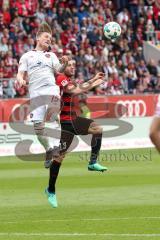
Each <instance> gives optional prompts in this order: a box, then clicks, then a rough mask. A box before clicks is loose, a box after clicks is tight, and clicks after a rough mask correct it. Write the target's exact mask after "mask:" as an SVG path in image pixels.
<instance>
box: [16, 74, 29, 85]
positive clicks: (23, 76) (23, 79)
mask: <svg viewBox="0 0 160 240" xmlns="http://www.w3.org/2000/svg"><path fill="white" fill-rule="evenodd" d="M26 76H27V72H25V71H18V73H17V83H18V85H19V87H22V86H24V85H26Z"/></svg>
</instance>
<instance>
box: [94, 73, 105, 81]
mask: <svg viewBox="0 0 160 240" xmlns="http://www.w3.org/2000/svg"><path fill="white" fill-rule="evenodd" d="M104 77H105V74H104V73H103V72H98V73H97V74H96V75H95V77H94V79H95V80H97V79H100V78H101V79H104Z"/></svg>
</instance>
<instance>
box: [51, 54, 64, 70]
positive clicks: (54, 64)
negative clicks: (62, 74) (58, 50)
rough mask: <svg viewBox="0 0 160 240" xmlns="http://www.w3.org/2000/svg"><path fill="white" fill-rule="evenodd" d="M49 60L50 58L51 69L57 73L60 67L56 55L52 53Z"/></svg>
mask: <svg viewBox="0 0 160 240" xmlns="http://www.w3.org/2000/svg"><path fill="white" fill-rule="evenodd" d="M51 58H52V67H53V69H54V70H55V71H56V72H59V70H60V68H61V67H62V65H61V63H60V61H59V59H58V57H57V56H56V54H54V53H52V54H51Z"/></svg>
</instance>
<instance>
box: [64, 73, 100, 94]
mask: <svg viewBox="0 0 160 240" xmlns="http://www.w3.org/2000/svg"><path fill="white" fill-rule="evenodd" d="M103 82H104V73H97V74H96V75H95V77H93V78H92V79H90V80H89V81H88V82H85V83H82V84H77V85H76V86H75V85H74V84H69V85H68V86H67V87H66V91H67V92H68V93H71V94H74V95H77V94H81V93H84V92H86V91H89V90H91V89H92V88H94V87H97V86H99V85H100V84H101V83H103Z"/></svg>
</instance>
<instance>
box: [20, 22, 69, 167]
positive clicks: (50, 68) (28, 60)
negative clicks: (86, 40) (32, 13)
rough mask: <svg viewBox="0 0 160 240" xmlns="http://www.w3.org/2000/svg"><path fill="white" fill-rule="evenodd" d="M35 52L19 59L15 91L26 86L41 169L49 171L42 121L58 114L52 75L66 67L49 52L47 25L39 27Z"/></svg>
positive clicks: (51, 151) (50, 151)
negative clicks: (42, 155)
mask: <svg viewBox="0 0 160 240" xmlns="http://www.w3.org/2000/svg"><path fill="white" fill-rule="evenodd" d="M36 41H37V44H36V48H35V49H34V50H31V51H29V52H27V53H25V54H23V55H22V57H21V58H20V61H19V68H18V74H17V82H18V84H19V87H21V86H23V85H25V84H26V76H27V78H28V82H29V86H28V89H29V96H30V106H31V114H30V117H31V120H32V121H33V123H34V129H35V133H36V135H37V137H38V140H39V142H40V143H41V144H42V145H43V146H44V148H45V150H46V160H45V163H44V165H45V167H46V168H49V167H50V164H51V161H52V158H53V155H54V154H56V155H57V151H56V149H53V146H52V143H51V142H50V138H49V137H47V136H45V121H46V118H47V113H48V112H51V111H52V113H54V114H55V115H57V114H58V113H59V111H60V90H59V87H58V86H57V85H56V83H55V76H54V74H55V73H56V72H61V71H63V70H64V68H65V67H66V66H67V62H68V57H67V56H63V57H62V58H61V62H60V61H59V60H58V58H57V56H56V55H55V54H54V53H53V52H49V51H48V50H49V48H50V45H51V42H52V31H51V28H50V26H49V25H48V24H47V23H42V24H41V25H40V27H39V30H38V32H37V35H36Z"/></svg>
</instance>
